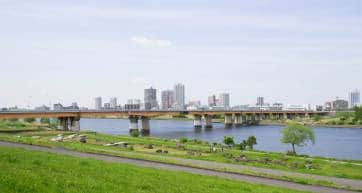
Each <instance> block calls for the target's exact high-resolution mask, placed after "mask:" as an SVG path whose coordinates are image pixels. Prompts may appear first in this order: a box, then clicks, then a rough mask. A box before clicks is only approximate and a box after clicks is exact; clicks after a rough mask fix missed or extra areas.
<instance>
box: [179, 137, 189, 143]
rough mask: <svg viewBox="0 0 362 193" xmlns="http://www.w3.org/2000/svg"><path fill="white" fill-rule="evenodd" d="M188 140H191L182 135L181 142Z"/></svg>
mask: <svg viewBox="0 0 362 193" xmlns="http://www.w3.org/2000/svg"><path fill="white" fill-rule="evenodd" d="M188 141H189V139H188V138H187V137H181V138H180V142H181V143H187V142H188Z"/></svg>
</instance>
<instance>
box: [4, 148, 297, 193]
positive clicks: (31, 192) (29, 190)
mask: <svg viewBox="0 0 362 193" xmlns="http://www.w3.org/2000/svg"><path fill="white" fill-rule="evenodd" d="M0 171H1V172H0V192H2V193H10V192H17V193H36V192H41V193H52V192H54V193H55V192H77V193H79V192H86V193H98V192H99V193H104V192H107V193H112V192H115V193H116V192H117V193H122V192H125V193H130V192H134V193H136V192H138V193H143V192H144V193H154V192H158V193H162V192H164V193H169V192H178V193H183V192H184V193H197V192H200V193H204V192H209V193H212V192H218V193H222V192H225V193H230V192H240V193H242V192H245V193H246V192H258V193H263V192H265V193H266V192H268V193H269V192H274V193H278V192H280V193H287V192H298V191H295V190H287V189H282V188H277V187H270V186H264V185H254V184H249V183H244V182H239V181H231V180H225V179H220V178H216V177H208V176H200V175H195V174H188V173H183V172H173V171H164V170H158V169H150V168H142V167H136V166H131V165H126V164H117V163H106V162H102V161H98V160H93V159H84V158H73V157H69V156H64V155H57V154H51V153H45V152H36V151H26V150H22V149H17V148H7V147H0Z"/></svg>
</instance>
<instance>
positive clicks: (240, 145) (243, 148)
mask: <svg viewBox="0 0 362 193" xmlns="http://www.w3.org/2000/svg"><path fill="white" fill-rule="evenodd" d="M239 149H240V150H245V149H246V141H245V140H243V141H242V142H240V144H239Z"/></svg>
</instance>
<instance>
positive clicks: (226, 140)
mask: <svg viewBox="0 0 362 193" xmlns="http://www.w3.org/2000/svg"><path fill="white" fill-rule="evenodd" d="M224 143H225V144H226V145H228V146H232V145H234V138H233V137H230V136H224Z"/></svg>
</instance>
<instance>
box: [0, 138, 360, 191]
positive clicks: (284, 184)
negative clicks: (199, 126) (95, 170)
mask: <svg viewBox="0 0 362 193" xmlns="http://www.w3.org/2000/svg"><path fill="white" fill-rule="evenodd" d="M0 146H7V147H17V148H23V149H26V150H36V151H43V152H51V153H58V154H63V155H70V156H74V157H80V158H93V159H97V160H103V161H108V162H116V163H127V164H132V165H137V166H142V167H151V168H157V169H166V170H173V171H183V172H189V173H194V174H200V175H207V176H217V177H220V178H227V179H232V180H241V181H245V182H249V183H256V184H265V185H272V186H278V187H285V188H290V189H296V190H302V191H310V192H320V193H350V192H353V191H347V190H339V189H334V188H328V187H322V186H314V185H303V184H297V183H293V182H287V181H282V180H275V179H269V178H263V177H256V176H249V175H242V174H232V173H227V172H220V171H213V170H206V169H197V168H193V167H187V166H178V165H173V164H166V163H157V162H152V161H146V160H138V159H129V158H121V157H115V156H108V155H100V154H93V153H82V152H76V151H71V150H66V149H63V148H48V147H41V146H35V145H26V144H18V143H11V142H3V141H0Z"/></svg>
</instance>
